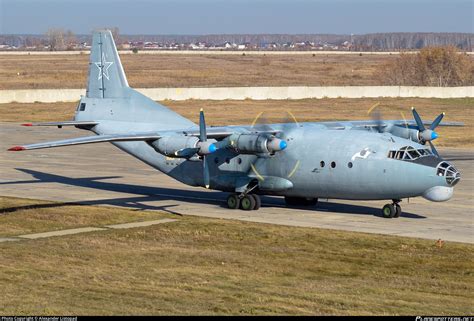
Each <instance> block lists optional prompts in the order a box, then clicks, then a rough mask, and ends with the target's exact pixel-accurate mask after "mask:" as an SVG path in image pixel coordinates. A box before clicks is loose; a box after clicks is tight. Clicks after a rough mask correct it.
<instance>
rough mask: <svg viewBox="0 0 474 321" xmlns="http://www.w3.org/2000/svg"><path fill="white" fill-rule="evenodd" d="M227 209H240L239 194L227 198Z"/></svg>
mask: <svg viewBox="0 0 474 321" xmlns="http://www.w3.org/2000/svg"><path fill="white" fill-rule="evenodd" d="M227 207H229V208H230V209H233V210H236V209H238V208H239V207H240V199H239V197H238V196H237V194H230V195H229V196H228V197H227Z"/></svg>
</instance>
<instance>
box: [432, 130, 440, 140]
mask: <svg viewBox="0 0 474 321" xmlns="http://www.w3.org/2000/svg"><path fill="white" fill-rule="evenodd" d="M436 138H438V134H437V133H436V132H431V140H435V139H436Z"/></svg>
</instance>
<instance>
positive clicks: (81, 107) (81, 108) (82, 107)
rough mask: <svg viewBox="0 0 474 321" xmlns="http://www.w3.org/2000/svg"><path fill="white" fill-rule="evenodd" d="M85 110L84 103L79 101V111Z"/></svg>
mask: <svg viewBox="0 0 474 321" xmlns="http://www.w3.org/2000/svg"><path fill="white" fill-rule="evenodd" d="M84 110H86V103H81V105H80V106H79V111H84Z"/></svg>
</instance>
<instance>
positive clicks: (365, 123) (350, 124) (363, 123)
mask: <svg viewBox="0 0 474 321" xmlns="http://www.w3.org/2000/svg"><path fill="white" fill-rule="evenodd" d="M432 123H433V122H432V121H423V124H424V125H427V126H429V125H431V124H432ZM318 124H322V125H325V126H326V127H327V128H328V129H346V128H361V129H363V128H375V127H379V126H380V127H382V128H384V127H387V126H390V125H395V126H403V127H405V126H415V127H416V122H415V121H414V120H403V119H400V120H382V121H380V122H379V121H376V120H356V121H338V122H319V123H318ZM438 126H464V123H461V122H441V123H440V124H439V125H438Z"/></svg>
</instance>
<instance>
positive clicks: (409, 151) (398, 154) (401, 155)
mask: <svg viewBox="0 0 474 321" xmlns="http://www.w3.org/2000/svg"><path fill="white" fill-rule="evenodd" d="M430 155H433V153H432V152H431V151H430V150H429V149H427V148H423V149H415V148H413V147H412V146H404V147H402V148H400V149H399V150H391V151H389V152H388V158H392V159H400V160H415V159H418V158H420V157H423V156H430Z"/></svg>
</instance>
